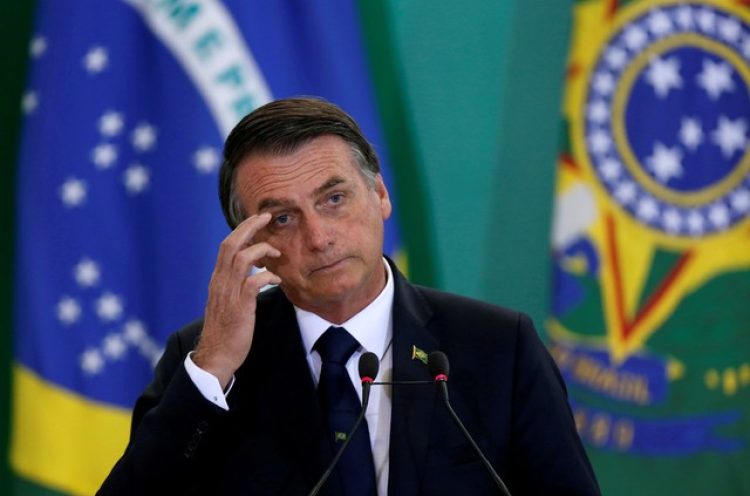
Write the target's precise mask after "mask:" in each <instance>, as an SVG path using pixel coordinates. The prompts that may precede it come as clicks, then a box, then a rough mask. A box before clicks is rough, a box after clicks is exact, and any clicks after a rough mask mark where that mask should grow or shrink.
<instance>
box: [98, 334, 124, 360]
mask: <svg viewBox="0 0 750 496" xmlns="http://www.w3.org/2000/svg"><path fill="white" fill-rule="evenodd" d="M103 348H104V356H106V357H107V358H111V359H112V360H117V359H119V358H122V356H123V355H124V354H125V352H126V351H127V349H128V345H127V343H125V341H124V340H123V339H122V336H120V335H119V334H114V333H113V334H110V335H108V336H107V337H106V338H104V346H103Z"/></svg>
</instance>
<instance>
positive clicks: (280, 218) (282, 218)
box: [273, 214, 289, 226]
mask: <svg viewBox="0 0 750 496" xmlns="http://www.w3.org/2000/svg"><path fill="white" fill-rule="evenodd" d="M273 223H274V225H276V226H283V225H286V224H288V223H289V215H287V214H281V215H277V216H276V217H274V218H273Z"/></svg>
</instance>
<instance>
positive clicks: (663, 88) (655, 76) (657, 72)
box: [646, 57, 682, 98]
mask: <svg viewBox="0 0 750 496" xmlns="http://www.w3.org/2000/svg"><path fill="white" fill-rule="evenodd" d="M646 81H647V82H648V83H649V84H650V85H651V86H653V87H654V91H655V92H656V95H657V96H658V97H659V98H666V96H667V95H668V94H669V90H671V89H673V88H681V87H682V77H681V76H680V61H679V59H678V58H677V57H671V58H669V59H666V60H665V59H661V58H659V57H654V58H653V59H652V60H651V63H650V64H649V66H648V71H647V72H646Z"/></svg>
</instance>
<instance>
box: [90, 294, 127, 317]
mask: <svg viewBox="0 0 750 496" xmlns="http://www.w3.org/2000/svg"><path fill="white" fill-rule="evenodd" d="M96 314H97V315H98V316H99V318H100V319H101V320H103V321H112V320H117V319H119V318H120V316H121V315H122V300H121V299H120V297H119V296H117V295H115V294H112V293H109V292H107V293H104V294H103V295H102V296H100V297H99V299H97V300H96Z"/></svg>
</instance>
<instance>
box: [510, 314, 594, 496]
mask: <svg viewBox="0 0 750 496" xmlns="http://www.w3.org/2000/svg"><path fill="white" fill-rule="evenodd" d="M514 366H515V373H514V377H515V378H516V379H515V382H514V385H513V412H512V414H513V417H512V418H513V426H512V433H513V434H512V443H513V450H512V453H514V460H512V461H511V464H512V470H510V479H511V480H509V481H508V482H509V486H510V489H511V492H513V486H516V487H519V488H523V493H524V494H556V495H565V494H570V495H574V494H575V495H598V494H600V491H599V486H598V484H597V481H596V477H595V476H594V471H593V469H592V467H591V464H590V463H589V460H588V457H587V456H586V452H585V450H584V448H583V445H582V443H581V440H580V438H579V437H578V433H577V432H576V428H575V422H574V420H573V415H572V413H571V411H570V406H569V405H568V398H567V390H566V388H565V383H564V382H563V380H562V377H561V376H560V372H559V371H558V369H557V366H556V365H555V363H554V361H553V359H552V357H551V356H550V354H549V353H548V352H547V349H546V348H545V346H544V345H543V344H542V342H541V341H540V339H539V337H538V336H537V333H536V331H535V329H534V326H533V324H532V323H531V321H530V320H529V318H528V317H526V316H524V315H521V316H520V318H519V321H518V328H517V339H516V349H515V365H514ZM513 494H514V495H515V494H517V493H516V492H513Z"/></svg>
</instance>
